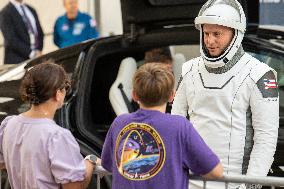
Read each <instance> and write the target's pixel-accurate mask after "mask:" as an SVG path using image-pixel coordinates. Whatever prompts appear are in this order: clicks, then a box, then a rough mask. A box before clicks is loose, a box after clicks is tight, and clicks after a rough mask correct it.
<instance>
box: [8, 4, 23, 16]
mask: <svg viewBox="0 0 284 189" xmlns="http://www.w3.org/2000/svg"><path fill="white" fill-rule="evenodd" d="M10 2H11V3H12V4H13V5H14V6H15V7H16V9H17V11H18V12H19V13H20V15H22V16H23V11H22V9H21V5H23V6H24V8H25V9H26V6H25V4H24V3H20V2H18V1H15V0H10Z"/></svg>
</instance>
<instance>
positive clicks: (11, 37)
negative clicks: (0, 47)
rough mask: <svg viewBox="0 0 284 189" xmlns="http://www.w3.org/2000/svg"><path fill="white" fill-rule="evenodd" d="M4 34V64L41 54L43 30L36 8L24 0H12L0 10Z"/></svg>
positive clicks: (18, 61) (0, 22)
mask: <svg viewBox="0 0 284 189" xmlns="http://www.w3.org/2000/svg"><path fill="white" fill-rule="evenodd" d="M0 29H1V31H2V33H3V36H4V47H5V58H4V64H16V63H20V62H22V61H24V60H27V59H29V58H35V57H37V56H40V55H41V51H42V49H43V37H44V36H43V31H42V28H41V25H40V22H39V19H38V16H37V13H36V11H35V9H33V8H32V7H30V6H29V5H27V4H25V3H24V2H23V0H10V2H9V3H8V4H7V5H6V6H5V7H4V8H3V9H2V10H1V12H0Z"/></svg>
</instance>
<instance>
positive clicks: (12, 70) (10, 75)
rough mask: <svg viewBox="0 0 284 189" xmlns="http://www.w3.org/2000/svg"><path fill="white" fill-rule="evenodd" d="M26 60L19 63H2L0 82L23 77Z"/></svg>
mask: <svg viewBox="0 0 284 189" xmlns="http://www.w3.org/2000/svg"><path fill="white" fill-rule="evenodd" d="M26 65H27V61H25V62H23V63H21V64H4V65H1V66H0V82H3V81H11V80H15V79H19V78H21V77H23V75H24V74H25V66H26Z"/></svg>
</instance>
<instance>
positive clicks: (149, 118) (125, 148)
mask: <svg viewBox="0 0 284 189" xmlns="http://www.w3.org/2000/svg"><path fill="white" fill-rule="evenodd" d="M218 163H219V159H218V157H217V156H216V155H215V154H214V153H213V152H212V151H211V150H210V149H209V147H208V146H207V145H206V144H205V142H204V141H203V140H202V138H201V137H200V136H199V134H198V133H197V132H196V130H195V129H194V128H193V126H192V124H191V123H190V122H189V121H188V120H186V118H184V117H181V116H176V115H170V114H164V113H161V112H159V111H153V110H143V109H140V110H138V111H136V112H134V113H131V114H124V115H121V116H118V117H117V118H116V119H115V120H114V122H113V123H112V126H111V128H110V129H109V132H108V134H107V136H106V140H105V143H104V146H103V151H102V166H103V167H104V168H105V169H107V170H108V171H110V172H112V179H113V180H112V182H113V183H112V188H113V189H118V188H124V189H145V188H163V189H188V181H189V170H190V171H191V172H193V173H194V174H197V175H204V174H207V173H208V172H210V171H211V170H212V169H213V168H214V167H215V166H216V165H217V164H218Z"/></svg>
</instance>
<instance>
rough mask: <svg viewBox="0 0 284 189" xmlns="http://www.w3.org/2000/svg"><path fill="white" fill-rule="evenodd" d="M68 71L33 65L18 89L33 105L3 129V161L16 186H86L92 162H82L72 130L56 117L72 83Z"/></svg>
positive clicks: (6, 121)
mask: <svg viewBox="0 0 284 189" xmlns="http://www.w3.org/2000/svg"><path fill="white" fill-rule="evenodd" d="M69 83H70V82H69V80H68V79H67V75H66V72H65V71H64V69H63V68H62V67H61V66H59V65H56V64H54V63H52V62H46V63H43V64H39V65H36V66H34V67H33V68H32V69H31V70H29V71H28V72H27V73H26V75H25V76H24V78H23V81H22V84H21V88H20V93H21V97H22V99H23V100H24V101H27V102H29V103H30V104H31V108H30V109H29V110H28V111H27V112H24V113H22V114H20V115H16V116H9V117H6V118H5V119H4V121H3V122H2V123H1V127H0V164H1V168H6V169H7V172H8V178H9V182H10V184H11V186H12V188H17V189H18V188H21V189H31V188H40V189H58V188H60V187H61V188H63V189H70V188H86V187H87V185H88V183H89V182H90V179H91V176H92V172H93V169H94V164H93V163H91V162H90V161H88V160H84V158H83V157H82V155H81V154H80V149H79V145H78V143H77V142H76V140H75V138H74V137H73V136H72V134H71V133H70V131H68V130H67V129H64V128H62V127H59V126H58V125H57V124H56V123H55V122H54V121H53V117H54V114H55V111H56V110H57V109H59V108H61V106H62V104H63V102H64V98H65V95H66V90H67V88H68V87H69Z"/></svg>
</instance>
